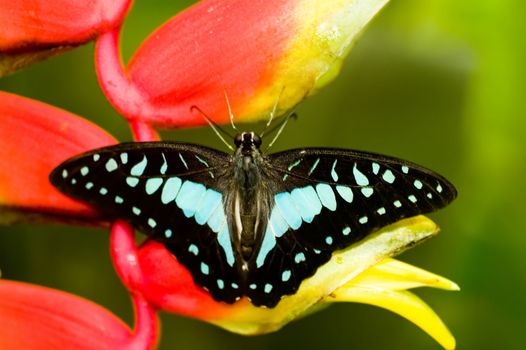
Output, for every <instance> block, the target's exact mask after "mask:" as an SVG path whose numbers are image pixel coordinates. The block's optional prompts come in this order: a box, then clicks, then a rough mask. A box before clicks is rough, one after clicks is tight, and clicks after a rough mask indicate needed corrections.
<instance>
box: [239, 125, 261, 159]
mask: <svg viewBox="0 0 526 350" xmlns="http://www.w3.org/2000/svg"><path fill="white" fill-rule="evenodd" d="M234 144H235V145H236V147H237V149H238V150H240V151H241V153H243V154H245V155H248V154H251V153H252V152H254V151H256V150H259V147H260V146H261V137H259V135H258V134H256V133H255V132H253V131H243V132H241V133H239V134H237V135H236V137H235V138H234Z"/></svg>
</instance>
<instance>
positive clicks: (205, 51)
mask: <svg viewBox="0 0 526 350" xmlns="http://www.w3.org/2000/svg"><path fill="white" fill-rule="evenodd" d="M387 1H388V0H354V1H344V0H326V1H319V0H203V1H201V2H199V3H197V4H196V5H194V6H192V7H190V8H189V9H187V10H186V11H184V12H182V13H180V14H178V15H177V16H175V17H173V18H172V19H171V20H169V21H168V22H167V23H165V24H164V25H162V26H161V27H160V28H159V29H158V30H156V31H155V32H154V33H153V34H152V35H151V36H150V37H149V38H148V39H147V40H146V41H145V42H144V43H143V44H142V46H141V47H140V48H139V50H138V51H137V52H136V54H135V56H134V57H133V59H132V60H131V62H130V64H129V67H128V71H125V70H124V69H123V67H122V65H121V62H120V59H119V54H118V49H117V48H118V43H117V34H116V31H114V32H112V33H106V34H105V35H103V36H101V37H99V39H98V42H97V49H96V56H97V60H96V62H97V70H98V73H99V79H100V84H101V86H102V87H103V89H104V91H105V93H106V96H107V97H108V99H109V100H110V101H111V102H112V103H113V105H114V106H115V107H116V108H117V109H118V110H119V111H120V112H121V114H123V115H124V116H126V118H127V119H128V120H131V121H134V122H135V121H140V122H143V123H150V124H153V125H155V126H160V127H182V126H189V125H198V124H204V123H205V120H204V118H203V116H202V115H201V114H200V113H198V112H197V111H195V110H194V111H193V113H192V108H191V107H192V106H197V107H199V108H200V109H201V110H203V111H204V112H205V113H206V114H207V115H208V116H209V117H210V118H212V119H214V120H215V121H216V122H225V121H227V120H228V117H229V114H228V109H227V102H226V98H225V94H226V95H227V96H228V99H229V100H230V104H231V106H232V111H233V113H234V115H235V116H236V120H237V121H240V120H241V121H252V120H256V119H260V118H268V115H269V113H270V112H271V110H273V108H274V106H275V105H276V107H277V114H282V113H284V112H285V111H287V110H290V109H292V108H293V107H294V106H295V105H296V104H298V103H299V102H300V101H301V100H302V99H304V98H305V97H306V96H308V95H309V94H312V93H313V92H314V91H316V90H317V89H319V88H320V87H322V86H323V85H325V84H327V83H328V82H329V81H331V80H332V79H333V78H334V77H335V76H336V75H337V74H338V72H339V71H340V67H341V64H342V62H343V59H344V57H345V56H346V54H347V53H348V52H349V50H350V48H351V46H352V44H353V43H354V41H355V39H356V38H357V36H358V34H359V33H360V32H361V31H362V30H363V28H364V27H365V25H366V24H367V23H368V22H369V21H370V20H371V18H372V17H374V15H375V14H376V13H378V11H379V10H380V9H381V8H382V7H383V6H384V5H385V3H386V2H387ZM278 102H279V103H278Z"/></svg>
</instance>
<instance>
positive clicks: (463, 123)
mask: <svg viewBox="0 0 526 350" xmlns="http://www.w3.org/2000/svg"><path fill="white" fill-rule="evenodd" d="M189 3H191V1H161V0H154V1H152V0H150V1H136V3H135V5H134V7H133V9H132V11H131V13H130V15H129V18H128V20H127V21H126V25H125V28H124V33H123V52H124V56H125V58H126V59H128V58H129V57H130V56H131V54H132V53H133V51H134V50H135V48H136V47H137V46H138V45H139V43H140V42H141V41H142V40H144V38H145V37H146V36H147V35H148V34H149V33H150V32H151V31H152V30H153V29H154V28H156V27H157V26H158V25H159V24H160V23H162V22H164V21H165V20H167V19H168V18H169V17H170V16H171V15H172V14H174V13H176V12H177V11H179V10H180V9H182V8H184V7H186V6H187V5H188V4H189ZM525 4H526V3H524V2H521V1H518V0H517V1H513V0H500V1H497V0H485V1H484V0H483V1H475V0H427V1H421V0H392V2H391V3H390V4H389V5H388V6H387V7H386V8H385V9H384V10H383V11H382V12H381V13H380V14H379V16H378V17H377V18H376V19H375V20H374V21H373V22H372V24H371V25H370V26H369V28H368V30H366V32H365V33H364V35H363V36H362V38H361V40H359V41H358V44H357V45H356V47H355V49H354V50H353V51H352V52H351V55H350V56H349V57H348V59H347V61H346V64H345V65H344V69H343V71H342V73H341V75H340V76H339V77H338V78H337V79H336V81H335V82H334V83H332V84H331V85H329V86H328V87H326V88H325V89H323V91H321V92H320V93H319V94H318V95H316V96H313V97H311V98H309V99H308V100H307V101H305V102H304V103H302V104H301V105H300V106H299V107H298V110H297V111H298V113H299V115H300V118H299V119H298V120H297V121H294V122H292V123H290V124H289V126H288V128H287V129H286V132H285V133H284V134H283V136H282V137H281V139H280V140H279V141H278V143H277V144H276V146H275V150H279V149H286V148H291V147H296V146H315V145H318V146H320V145H322V146H338V147H346V148H356V149H363V150H369V151H374V152H380V153H386V154H390V155H395V156H399V157H402V158H406V159H409V160H412V161H414V162H417V163H420V164H422V165H425V166H428V167H430V168H432V169H434V170H436V171H438V172H440V173H442V174H444V175H445V176H446V177H447V178H448V179H450V180H451V181H452V182H453V183H454V184H455V185H456V186H457V188H458V190H459V198H458V199H457V200H456V201H455V202H454V203H453V204H452V205H451V206H450V207H448V208H447V209H445V210H443V211H441V212H439V213H436V214H433V215H431V217H432V218H433V219H434V220H435V221H436V222H437V223H439V225H440V226H441V227H442V232H441V234H440V235H439V236H437V237H436V238H434V239H432V240H430V241H428V242H426V243H425V244H423V245H421V246H418V247H417V248H416V249H413V250H411V251H409V252H407V253H405V254H404V255H402V256H401V257H400V258H401V260H404V261H407V262H410V263H413V264H416V265H417V266H420V267H423V268H425V269H428V270H430V271H433V272H435V273H438V274H441V275H443V276H446V277H448V278H451V279H452V280H454V281H456V282H457V283H458V284H459V285H460V286H461V288H462V291H461V292H457V293H455V292H444V291H440V290H423V289H422V290H417V294H419V295H420V296H421V297H423V299H424V300H426V301H427V302H428V303H429V304H430V305H431V306H432V307H433V308H434V309H435V310H436V311H437V312H438V313H439V314H440V316H441V317H442V318H443V319H444V321H445V322H446V323H447V325H448V326H449V328H450V329H451V331H452V332H453V334H454V335H455V336H456V338H457V342H458V348H459V349H496V348H497V349H521V350H522V349H526V335H525V332H526V298H525V294H526V272H525V271H526V258H525V254H524V252H523V250H524V247H525V246H526V224H525V222H526V221H525V220H524V219H525V218H526V205H525V199H524V196H525V195H526V191H525V190H526V185H525V183H526V181H525V180H524V177H525V175H526V156H525V153H526V152H525V150H526V135H525V134H526V127H525V126H526V121H525V120H524V117H526V113H525V112H524V110H525V107H524V104H525V100H526V96H525V91H526V89H525V87H526V86H525V85H526V83H525V81H526V69H525V68H524V67H525V63H526V39H525V38H524V35H525V34H526V28H525V27H526V26H525V24H524V23H525V22H524V15H525V14H526V5H525ZM92 57H93V46H92V45H87V46H85V47H82V48H80V49H77V50H74V51H72V52H70V53H67V54H65V55H63V56H60V57H57V58H54V59H51V60H48V61H46V62H43V63H40V64H37V65H34V66H31V67H29V68H27V69H25V70H23V71H21V72H19V73H17V74H15V75H12V76H9V77H7V78H4V79H2V80H0V89H2V90H6V91H10V92H15V93H18V94H21V95H24V96H28V97H32V98H35V99H37V100H41V101H44V102H47V103H50V104H52V105H55V106H58V107H61V108H64V109H66V110H69V111H71V112H74V113H76V114H78V115H81V116H84V117H87V118H89V119H91V120H94V121H95V122H96V123H99V124H100V125H102V126H104V127H105V128H106V129H107V130H109V131H110V132H111V133H113V134H114V135H116V136H117V137H118V138H120V139H121V140H129V139H130V134H129V132H128V129H127V126H126V124H125V122H124V121H122V120H121V119H120V117H119V116H118V115H117V114H116V112H115V111H114V110H112V108H111V106H110V105H109V103H108V102H107V101H106V100H105V99H104V97H103V95H102V93H101V91H100V89H99V87H98V85H97V82H96V78H95V75H94V71H93V58H92ZM246 127H247V128H250V126H246ZM165 136H166V137H167V138H170V139H177V140H188V141H193V142H198V143H203V144H207V145H210V146H215V147H221V145H220V142H218V140H217V138H216V137H215V136H214V135H213V133H212V131H211V130H210V129H208V128H203V129H190V130H181V131H177V132H171V133H170V134H167V135H165ZM107 238H108V234H107V232H106V231H103V230H95V229H86V228H76V227H63V226H50V225H48V226H36V225H19V226H16V227H0V267H1V268H2V272H3V277H4V278H9V279H17V280H22V281H28V282H32V283H36V284H41V285H45V286H50V287H53V288H58V289H62V290H66V291H69V292H72V293H75V294H78V295H82V296H84V297H86V298H88V299H91V300H93V301H95V302H97V303H99V304H101V305H103V306H105V307H107V308H109V309H110V310H112V311H113V312H114V313H116V314H117V315H119V316H120V317H122V318H124V319H125V320H126V321H128V322H129V323H131V322H132V311H131V307H130V303H129V299H128V296H127V293H126V291H125V290H124V288H123V287H122V286H121V284H120V282H119V280H118V278H117V277H116V275H115V274H114V272H113V269H112V266H111V262H110V259H109V254H108V239H107ZM162 319H163V323H162V327H163V334H162V338H161V345H160V348H161V349H173V348H188V347H190V348H197V349H242V348H250V349H251V350H259V349H273V350H278V349H290V348H295V347H297V346H301V347H302V348H304V349H305V348H308V349H309V348H312V349H317V348H322V347H323V348H333V349H343V348H345V349H351V348H353V349H440V347H439V346H438V344H436V343H435V342H434V341H433V340H432V339H431V338H430V337H429V336H427V335H426V334H424V333H423V332H421V331H420V330H419V329H418V328H417V327H415V326H414V325H412V324H410V323H409V322H407V321H405V320H403V319H401V318H400V317H398V316H396V315H394V314H391V313H389V312H386V311H384V310H381V309H377V308H374V307H371V306H365V305H358V304H348V305H342V304H339V305H336V306H333V307H331V308H329V309H327V310H325V311H323V312H320V313H318V314H315V315H313V316H310V317H308V318H306V319H303V320H301V321H298V322H294V323H293V324H291V325H289V326H287V327H286V328H285V329H283V330H282V331H280V332H278V333H275V334H271V335H267V336H258V337H250V338H245V337H241V336H237V335H233V334H230V333H227V332H225V331H222V330H220V329H218V328H215V327H213V326H210V325H207V324H204V323H201V322H197V321H195V320H190V319H185V318H182V317H179V316H177V315H167V314H163V315H162Z"/></svg>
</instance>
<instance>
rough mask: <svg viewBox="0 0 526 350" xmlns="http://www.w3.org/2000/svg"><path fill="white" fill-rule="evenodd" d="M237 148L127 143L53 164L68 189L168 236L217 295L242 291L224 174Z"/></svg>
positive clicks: (55, 179) (230, 296)
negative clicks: (228, 150) (226, 150)
mask: <svg viewBox="0 0 526 350" xmlns="http://www.w3.org/2000/svg"><path fill="white" fill-rule="evenodd" d="M230 161H231V156H230V155H228V154H225V153H223V152H219V151H216V150H213V149H209V148H206V147H202V146H198V145H190V144H179V143H125V144H119V145H116V146H110V147H106V148H102V149H98V150H94V151H91V152H88V153H85V154H82V155H80V156H77V157H75V158H72V159H70V160H68V161H66V162H65V163H63V164H62V165H61V166H59V167H58V168H57V169H55V170H54V171H53V173H52V174H51V176H50V179H51V182H52V183H53V184H54V185H55V186H57V187H58V188H59V189H60V190H61V191H62V192H64V193H66V194H68V195H70V196H72V197H74V198H76V199H79V200H82V201H86V202H88V203H91V204H93V205H94V206H95V207H96V208H98V209H99V210H100V211H102V212H103V213H105V214H107V215H108V216H110V217H118V218H122V219H124V220H126V221H128V222H130V224H132V225H133V226H134V227H135V228H137V229H139V230H140V231H142V232H143V233H145V234H147V235H148V236H150V237H152V238H154V239H156V240H157V241H160V242H162V243H163V244H164V245H165V246H166V247H167V249H168V250H170V251H171V252H172V253H173V254H174V255H175V256H176V257H177V259H178V260H179V261H180V262H181V263H182V264H183V265H185V266H186V267H187V268H188V269H189V270H190V272H191V273H192V276H193V277H194V280H195V281H196V283H197V284H199V285H201V286H203V287H205V288H207V289H208V290H209V291H210V293H211V294H212V295H213V296H214V297H216V298H217V299H220V300H224V301H227V302H233V301H235V299H236V298H238V297H239V296H240V293H241V292H240V291H239V284H240V281H239V277H238V273H237V268H238V267H237V266H236V264H235V260H234V253H233V252H232V246H231V244H230V234H229V229H228V224H227V218H226V215H225V210H224V208H223V201H222V197H223V194H222V193H221V190H220V188H221V184H220V183H219V182H218V181H217V179H218V178H219V177H221V173H222V171H224V168H225V165H226V164H228V163H229V162H230Z"/></svg>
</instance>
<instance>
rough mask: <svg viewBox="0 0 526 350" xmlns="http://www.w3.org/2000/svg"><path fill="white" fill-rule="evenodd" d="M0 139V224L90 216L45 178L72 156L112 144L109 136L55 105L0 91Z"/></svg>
mask: <svg viewBox="0 0 526 350" xmlns="http://www.w3.org/2000/svg"><path fill="white" fill-rule="evenodd" d="M0 140H2V146H1V147H0V214H1V215H0V222H2V223H6V222H12V221H18V220H27V219H29V218H30V216H31V215H44V216H46V217H48V218H51V217H56V218H61V219H73V220H74V219H79V220H81V219H86V218H88V219H93V218H94V217H95V216H96V213H95V212H94V211H93V210H92V209H90V208H88V207H87V206H86V205H84V204H81V203H79V202H76V201H74V200H72V199H70V198H68V197H66V196H64V195H63V194H61V193H60V192H59V191H58V190H56V189H55V188H54V187H53V186H52V185H51V184H50V183H49V181H48V176H49V173H50V172H51V170H53V168H55V167H56V166H57V165H59V164H60V163H61V162H62V161H64V160H66V159H67V158H69V157H71V156H73V155H75V154H78V153H82V152H85V151H87V150H89V149H93V148H97V147H102V146H107V145H110V144H114V143H116V142H117V141H116V140H115V139H114V138H113V137H111V136H110V135H108V134H107V133H106V132H105V131H103V130H102V129H100V128H98V127H97V126H96V125H94V124H92V123H90V122H88V121H86V120H84V119H82V118H80V117H77V116H75V115H73V114H70V113H68V112H65V111H63V110H60V109H58V108H55V107H51V106H49V105H46V104H43V103H40V102H37V101H34V100H30V99H27V98H23V97H20V96H16V95H13V94H8V93H5V92H0ZM24 214H25V215H24Z"/></svg>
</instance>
